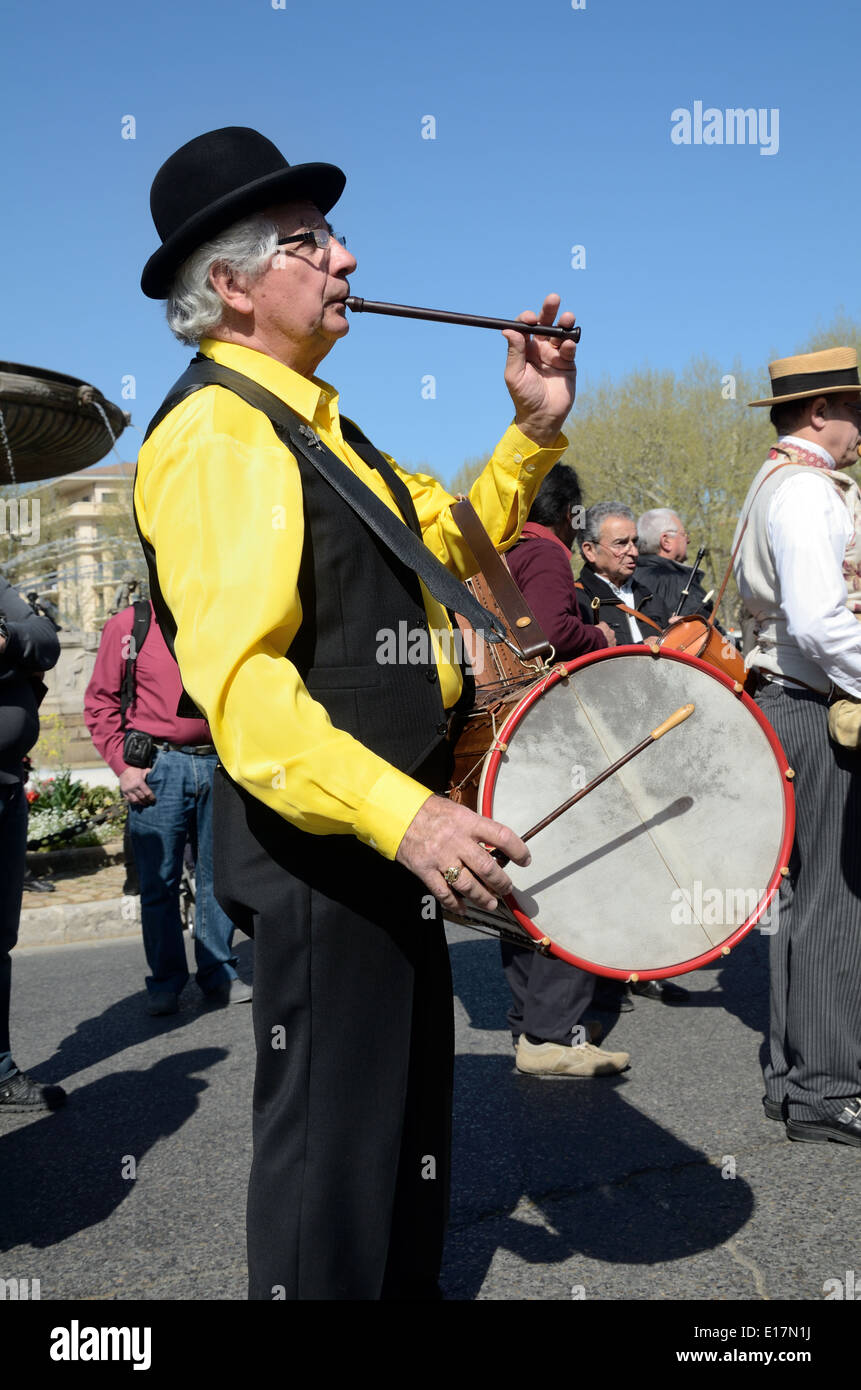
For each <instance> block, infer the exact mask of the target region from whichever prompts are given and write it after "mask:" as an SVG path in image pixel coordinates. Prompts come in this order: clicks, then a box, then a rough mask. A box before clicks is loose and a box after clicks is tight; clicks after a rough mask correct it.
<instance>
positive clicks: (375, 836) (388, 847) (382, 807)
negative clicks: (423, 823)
mask: <svg viewBox="0 0 861 1390" xmlns="http://www.w3.org/2000/svg"><path fill="white" fill-rule="evenodd" d="M432 795H433V793H432V792H430V791H429V790H428V788H427V787H423V786H422V785H421V783H420V782H416V781H415V780H414V779H413V778H412V777H408V776H407V775H406V773H404V772H399V771H398V770H397V768H395V767H392V768H389V769H388V771H386V772H384V773H383V775H382V777H380V778H379V780H378V781H376V782H375V783H374V785H373V787H372V788H371V790H370V791H369V793H368V795H367V797H366V799H365V801H364V802H363V803H362V806H361V809H360V811H359V814H358V815H357V817H356V825H355V833H356V835H357V836H358V838H359V839H360V840H362V841H363V842H364V843H365V844H366V845H369V846H370V847H371V849H375V850H377V851H378V852H379V853H380V854H382V855H383V857H384V858H385V859H394V857H395V855H396V854H397V852H398V845H399V844H400V843H401V840H402V839H403V838H404V835H405V834H406V832H407V828H408V826H409V824H410V822H411V821H412V820H413V819H414V817H415V815H416V814H417V812H418V811H419V809H420V808H421V807H422V806H423V805H424V804H425V802H426V801H427V799H428V797H430V796H432Z"/></svg>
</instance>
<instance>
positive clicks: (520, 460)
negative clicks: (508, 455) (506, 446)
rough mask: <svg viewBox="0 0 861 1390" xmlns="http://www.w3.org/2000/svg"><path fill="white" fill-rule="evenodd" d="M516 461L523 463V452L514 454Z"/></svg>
mask: <svg viewBox="0 0 861 1390" xmlns="http://www.w3.org/2000/svg"><path fill="white" fill-rule="evenodd" d="M514 462H515V463H522V462H523V455H522V454H515V455H514Z"/></svg>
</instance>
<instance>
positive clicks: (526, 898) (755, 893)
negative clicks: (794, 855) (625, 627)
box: [446, 644, 794, 979]
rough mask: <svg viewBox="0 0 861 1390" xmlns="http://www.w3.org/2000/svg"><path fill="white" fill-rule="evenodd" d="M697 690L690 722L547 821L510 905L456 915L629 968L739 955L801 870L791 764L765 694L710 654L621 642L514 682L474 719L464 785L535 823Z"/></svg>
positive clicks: (463, 790) (467, 794)
mask: <svg viewBox="0 0 861 1390" xmlns="http://www.w3.org/2000/svg"><path fill="white" fill-rule="evenodd" d="M691 702H692V703H693V704H694V705H695V707H696V708H695V711H694V714H693V715H692V716H691V717H690V718H689V719H688V720H687V721H686V722H685V723H684V724H682V725H680V726H679V727H678V728H675V729H673V730H672V731H671V732H670V733H669V734H668V735H667V736H666V737H665V738H663V739H661V740H660V741H659V742H656V743H655V744H654V745H652V746H650V747H648V748H646V750H645V751H644V752H643V753H642V754H641V755H639V756H638V757H637V758H635V759H634V760H633V761H631V762H630V763H628V764H627V765H626V766H625V767H623V768H622V769H621V770H620V771H619V772H618V773H616V774H614V776H612V777H611V778H609V779H608V780H607V781H606V782H604V783H603V784H602V785H601V786H600V787H597V788H596V789H595V790H594V791H592V792H591V793H590V794H589V795H588V796H587V797H586V798H584V799H583V800H582V801H581V802H579V804H578V805H577V806H576V807H574V808H572V809H571V810H570V811H568V812H565V813H564V814H563V815H561V816H560V817H559V818H558V819H557V820H555V821H554V822H553V823H552V824H551V825H548V826H547V827H546V829H544V830H542V831H540V832H539V833H538V834H536V836H535V838H534V839H532V840H531V841H530V845H529V848H530V850H531V853H532V863H531V864H530V866H529V867H528V868H525V869H524V868H521V867H519V866H518V865H516V864H513V863H512V864H510V865H508V867H507V872H508V874H509V876H510V878H511V880H512V883H513V884H514V892H513V893H512V894H511V895H509V897H508V899H507V900H506V903H505V904H502V903H500V905H499V909H498V911H497V912H496V913H487V912H483V911H480V910H477V909H474V908H472V907H471V906H470V905H468V904H467V903H466V902H464V911H463V913H462V914H458V915H456V916H452V914H449V913H446V916H451V918H452V920H454V921H458V922H461V923H463V924H465V925H468V926H474V927H476V928H478V929H480V930H488V929H491V930H498V931H501V932H502V933H503V934H505V935H506V936H509V937H511V936H512V935H513V936H514V937H516V936H517V935H518V933H519V934H521V938H522V939H523V940H524V942H527V941H528V942H529V943H530V944H536V943H538V944H539V947H540V948H541V949H544V950H545V952H547V953H549V954H552V955H556V956H559V957H560V958H562V959H564V960H567V961H569V962H570V963H571V964H573V965H578V966H581V967H582V968H583V969H585V970H589V971H592V972H594V973H596V974H599V975H607V976H612V977H616V978H620V979H630V978H632V977H638V978H640V979H654V978H660V977H664V976H670V975H678V974H682V973H684V972H685V971H689V970H695V969H698V968H699V967H701V966H703V965H705V964H707V963H708V962H709V961H712V960H715V959H716V958H718V957H719V956H721V955H722V954H728V952H729V950H730V949H731V947H732V946H734V945H735V943H736V942H737V941H740V940H741V939H742V937H743V936H745V935H746V934H747V932H749V931H750V930H751V928H752V927H753V926H754V924H755V923H756V922H757V921H759V920H760V919H761V918H762V917H763V914H764V913H765V912H766V910H767V908H768V905H769V903H770V902H771V900H772V898H773V897H774V895H775V893H776V892H777V888H778V885H779V883H780V881H781V877H782V876H783V875H784V874H785V873H786V872H787V866H788V863H789V853H790V850H791V847H792V840H793V834H794V800H793V795H792V787H791V777H792V773H791V770H790V769H789V768H788V767H787V763H786V758H785V756H784V753H783V750H782V748H781V746H780V743H779V742H778V739H777V736H776V735H775V733H774V731H773V729H772V728H771V726H770V724H768V722H767V720H766V719H765V718H764V717H763V715H762V714H761V713H760V711H759V710H758V708H757V706H756V705H755V704H754V703H753V701H752V700H751V699H749V698H748V696H746V695H745V694H744V693H743V692H742V691H741V689H740V687H738V686H737V685H736V684H734V683H733V681H732V680H730V679H729V678H728V677H727V676H724V675H722V674H721V673H720V672H719V671H717V670H715V669H714V668H713V667H712V666H710V665H707V664H706V663H705V662H704V661H701V660H699V659H697V658H696V657H691V656H688V655H686V654H685V653H683V652H676V651H672V650H668V649H667V648H666V647H664V646H658V645H657V644H655V646H654V647H644V646H636V647H634V646H631V647H618V648H613V649H610V650H607V651H601V652H595V653H592V654H590V655H589V656H586V657H581V658H580V659H579V660H577V661H573V662H568V663H565V664H564V665H562V664H560V665H557V666H555V667H553V668H552V669H551V670H549V671H548V670H547V669H546V668H545V670H544V674H542V675H541V676H539V678H538V679H537V680H536V679H532V680H531V681H528V684H527V687H526V688H525V689H523V688H520V686H519V685H513V684H509V685H508V686H507V688H506V686H505V685H504V684H503V686H502V687H501V689H500V692H499V695H498V699H497V700H496V703H495V704H494V705H493V706H492V707H485V710H484V711H477V712H476V714H474V715H473V716H472V718H471V720H468V721H467V727H466V731H465V734H462V735H461V740H459V741H458V743H457V745H456V748H455V760H456V769H455V774H454V777H453V779H452V788H453V794H454V795H456V796H458V797H459V798H461V799H463V800H465V801H466V802H467V804H469V805H474V806H475V809H477V810H478V811H479V812H480V813H481V814H482V815H484V816H488V817H490V818H492V819H494V820H497V821H501V822H503V823H504V824H505V825H508V826H510V827H511V828H512V829H513V830H515V831H518V832H519V833H523V832H525V831H526V830H527V829H529V828H530V827H532V826H533V825H535V824H536V823H537V822H538V821H540V820H542V819H543V818H544V817H545V816H546V815H547V814H548V812H550V811H552V810H553V809H555V808H556V807H558V806H560V805H561V804H562V803H563V802H565V801H567V800H568V799H569V798H570V797H571V795H572V793H573V792H575V791H577V790H578V789H579V788H581V787H583V786H585V785H586V784H587V783H589V782H591V781H592V779H593V778H594V777H595V776H597V774H598V773H600V772H602V771H604V769H606V767H607V766H608V765H609V764H610V763H612V762H614V761H615V760H616V759H617V758H619V757H620V756H621V755H622V754H624V753H626V752H627V751H628V750H630V749H631V748H632V747H633V745H635V744H637V743H638V742H639V741H640V740H641V739H643V738H644V737H645V736H646V735H647V734H648V733H649V731H650V730H651V729H653V728H654V726H655V725H657V724H660V723H661V722H662V721H663V720H664V719H666V718H667V717H668V716H669V715H671V714H672V713H673V712H674V711H675V710H676V709H677V708H678V707H679V706H681V705H683V704H686V703H691ZM470 724H472V728H470ZM464 738H466V740H467V741H466V743H465V744H464V743H463V739H464ZM473 794H474V800H473Z"/></svg>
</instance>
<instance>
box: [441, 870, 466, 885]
mask: <svg viewBox="0 0 861 1390" xmlns="http://www.w3.org/2000/svg"><path fill="white" fill-rule="evenodd" d="M462 868H463V865H462V864H457V865H455V867H454V868H453V869H446V870H445V872H444V873H443V878H444V879H445V881H446V883H447V884H448V886H449V888H453V887H454V885H455V884H456V883H457V881H458V879H459V878H460V871H461V869H462Z"/></svg>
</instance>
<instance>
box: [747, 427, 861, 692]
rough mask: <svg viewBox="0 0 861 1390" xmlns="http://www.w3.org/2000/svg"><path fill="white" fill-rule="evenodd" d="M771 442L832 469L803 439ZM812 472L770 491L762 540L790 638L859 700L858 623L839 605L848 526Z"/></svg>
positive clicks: (836, 500)
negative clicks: (768, 548) (795, 448)
mask: <svg viewBox="0 0 861 1390" xmlns="http://www.w3.org/2000/svg"><path fill="white" fill-rule="evenodd" d="M778 442H779V443H781V444H782V443H786V444H795V445H796V446H798V447H799V448H802V449H806V450H808V451H809V452H810V453H815V454H818V455H819V456H820V457H821V458H822V459H823V461H824V462H825V463H826V464H827V465H828V467H829V468H830V469H833V468H834V466H835V465H834V460H833V458H832V457H831V455H830V454H829V453H827V452H826V450H825V449H822V448H821V447H820V446H819V445H817V444H813V443H811V441H810V440H809V439H796V438H795V436H793V435H787V436H786V437H785V438H784V439H781V440H779V441H778ZM817 471H818V470H817V469H815V468H810V469H808V470H805V471H804V472H803V473H794V474H793V475H792V477H791V478H787V479H786V481H785V482H783V483H781V484H780V486H779V487H778V488H777V489H776V490H775V492H774V495H773V497H772V499H771V502H770V503H769V508H768V539H769V543H770V545H771V550H772V554H773V555H774V564H775V569H776V570H777V574H778V578H779V580H780V592H781V595H782V606H783V611H784V614H785V616H786V621H787V625H788V627H789V632H790V635H791V636H792V637H793V638H794V640H795V641H796V642H797V643H798V645H799V647H800V648H801V650H802V652H803V653H804V655H805V656H807V657H808V658H809V659H810V660H811V661H815V662H816V664H817V665H818V666H819V667H821V669H822V670H823V671H824V672H825V674H826V676H828V678H829V680H832V681H834V683H835V684H836V685H839V686H840V687H841V688H842V689H843V690H845V691H846V692H847V694H850V695H856V696H858V697H859V698H861V622H859V620H858V619H857V618H856V617H854V616H853V614H852V613H850V611H849V609H848V608H847V607H846V581H845V580H844V578H843V557H844V555H845V553H846V546H847V544H848V541H849V538H850V536H851V535H852V523H851V521H850V518H849V512H848V510H847V508H846V507H845V506H844V504H843V502H842V501H841V499H840V497H839V495H838V493H837V491H836V489H835V488H834V487H832V486H830V485H829V484H828V483H826V482H825V480H824V479H821V478H818V477H817V476H816V474H817ZM778 679H779V677H778Z"/></svg>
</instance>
